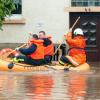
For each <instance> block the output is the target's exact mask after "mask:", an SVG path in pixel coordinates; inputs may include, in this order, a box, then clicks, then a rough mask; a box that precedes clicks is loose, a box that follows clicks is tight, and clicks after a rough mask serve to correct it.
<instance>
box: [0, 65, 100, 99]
mask: <svg viewBox="0 0 100 100" xmlns="http://www.w3.org/2000/svg"><path fill="white" fill-rule="evenodd" d="M92 66H93V67H92V69H91V71H89V72H73V71H72V72H68V71H54V70H50V71H43V72H42V71H40V72H31V73H15V72H0V100H100V63H97V65H96V64H92Z"/></svg>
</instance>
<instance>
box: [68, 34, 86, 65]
mask: <svg viewBox="0 0 100 100" xmlns="http://www.w3.org/2000/svg"><path fill="white" fill-rule="evenodd" d="M66 41H67V43H68V44H69V48H70V50H69V52H68V54H69V56H71V59H73V60H74V61H75V62H77V63H78V65H80V64H83V63H85V62H86V54H85V50H84V49H85V47H86V43H85V38H84V37H83V36H76V37H74V38H72V33H68V34H67V35H66ZM68 59H69V60H70V58H68ZM73 60H71V61H73Z"/></svg>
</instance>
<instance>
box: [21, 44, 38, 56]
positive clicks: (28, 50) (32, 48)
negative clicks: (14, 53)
mask: <svg viewBox="0 0 100 100" xmlns="http://www.w3.org/2000/svg"><path fill="white" fill-rule="evenodd" d="M36 48H37V46H36V45H35V44H32V45H31V46H30V47H28V48H21V49H19V51H20V52H21V53H22V54H24V55H29V54H31V53H33V52H35V50H36Z"/></svg>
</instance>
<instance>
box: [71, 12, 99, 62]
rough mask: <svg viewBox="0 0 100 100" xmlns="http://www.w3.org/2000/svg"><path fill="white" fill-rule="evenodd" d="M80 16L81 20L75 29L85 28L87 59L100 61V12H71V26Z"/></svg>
mask: <svg viewBox="0 0 100 100" xmlns="http://www.w3.org/2000/svg"><path fill="white" fill-rule="evenodd" d="M79 16H80V20H79V21H78V23H77V25H76V26H75V27H74V29H75V28H78V27H79V28H82V29H83V32H84V35H85V38H86V54H87V61H100V13H70V26H72V25H73V23H74V22H75V20H76V19H77V18H78V17H79ZM74 29H73V30H74Z"/></svg>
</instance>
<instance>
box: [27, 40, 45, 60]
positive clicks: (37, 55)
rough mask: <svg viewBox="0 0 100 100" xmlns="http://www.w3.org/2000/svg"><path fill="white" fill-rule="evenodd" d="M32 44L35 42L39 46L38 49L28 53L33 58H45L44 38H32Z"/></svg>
mask: <svg viewBox="0 0 100 100" xmlns="http://www.w3.org/2000/svg"><path fill="white" fill-rule="evenodd" d="M30 43H31V44H30V45H32V44H35V45H36V46H37V48H36V51H35V52H33V53H32V54H30V55H28V56H29V57H31V58H32V59H36V60H39V59H44V46H43V40H35V39H31V40H30Z"/></svg>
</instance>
